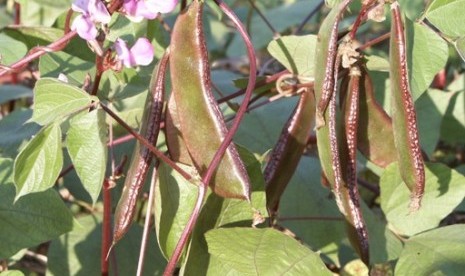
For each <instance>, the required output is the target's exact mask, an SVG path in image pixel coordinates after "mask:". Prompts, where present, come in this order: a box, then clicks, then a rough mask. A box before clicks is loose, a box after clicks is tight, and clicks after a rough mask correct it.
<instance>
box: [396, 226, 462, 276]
mask: <svg viewBox="0 0 465 276" xmlns="http://www.w3.org/2000/svg"><path fill="white" fill-rule="evenodd" d="M464 231H465V225H463V224H458V225H451V226H446V227H441V228H437V229H434V230H431V231H428V232H425V233H421V234H419V235H417V236H414V237H412V238H410V239H408V240H407V242H406V243H405V249H404V250H403V251H402V254H401V255H400V257H399V261H398V262H397V264H396V270H395V275H462V274H463V271H465V254H463V248H464V247H465V235H464V234H463V233H464Z"/></svg>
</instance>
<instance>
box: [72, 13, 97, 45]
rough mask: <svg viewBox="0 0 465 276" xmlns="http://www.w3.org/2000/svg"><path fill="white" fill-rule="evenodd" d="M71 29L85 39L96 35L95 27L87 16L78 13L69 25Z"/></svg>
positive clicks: (91, 38)
mask: <svg viewBox="0 0 465 276" xmlns="http://www.w3.org/2000/svg"><path fill="white" fill-rule="evenodd" d="M71 30H73V31H76V32H77V33H78V35H79V36H80V37H82V38H83V39H85V40H93V39H95V37H96V36H97V28H95V25H94V23H93V22H92V21H91V20H90V18H89V17H86V16H84V15H82V14H81V15H78V16H77V17H76V18H75V19H74V21H73V24H72V25H71Z"/></svg>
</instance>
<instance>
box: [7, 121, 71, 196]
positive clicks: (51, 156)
mask: <svg viewBox="0 0 465 276" xmlns="http://www.w3.org/2000/svg"><path fill="white" fill-rule="evenodd" d="M62 167H63V152H62V149H61V130H60V126H58V125H55V124H52V125H50V126H48V127H44V128H43V129H42V130H41V131H40V132H39V133H38V134H37V135H36V136H34V138H32V140H31V141H29V143H28V144H27V145H26V147H24V148H23V149H22V150H21V152H20V153H19V155H18V157H17V158H16V160H15V165H14V179H15V185H16V198H15V200H18V198H20V197H21V196H24V195H27V194H30V193H36V192H41V191H45V190H47V189H48V188H50V187H52V186H53V185H54V184H55V181H56V180H57V178H58V175H59V174H60V170H61V168H62Z"/></svg>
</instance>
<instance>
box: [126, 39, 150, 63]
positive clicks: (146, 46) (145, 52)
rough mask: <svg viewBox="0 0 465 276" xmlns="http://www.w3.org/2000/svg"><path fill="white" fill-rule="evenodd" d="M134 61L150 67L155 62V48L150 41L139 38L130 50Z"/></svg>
mask: <svg viewBox="0 0 465 276" xmlns="http://www.w3.org/2000/svg"><path fill="white" fill-rule="evenodd" d="M130 52H131V54H132V56H133V59H134V61H135V63H136V64H138V65H149V64H150V63H151V62H152V60H153V47H152V44H151V43H150V41H149V40H148V39H147V38H145V37H141V38H139V39H138V40H137V41H136V43H135V44H134V46H132V47H131V50H130Z"/></svg>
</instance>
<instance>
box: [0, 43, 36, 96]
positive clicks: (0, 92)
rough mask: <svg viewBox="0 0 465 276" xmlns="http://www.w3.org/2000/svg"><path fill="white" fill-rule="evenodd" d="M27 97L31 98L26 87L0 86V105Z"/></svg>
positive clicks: (29, 91) (30, 92)
mask: <svg viewBox="0 0 465 276" xmlns="http://www.w3.org/2000/svg"><path fill="white" fill-rule="evenodd" d="M0 43H1V42H0ZM0 53H1V49H0ZM27 97H32V90H31V89H30V88H28V87H25V86H22V85H12V84H2V85H1V86H0V104H2V103H6V102H8V101H11V100H18V99H21V98H27Z"/></svg>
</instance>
